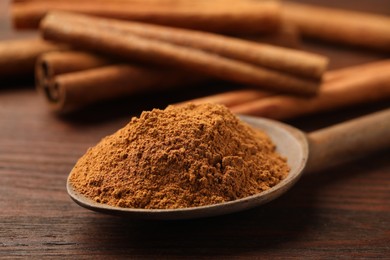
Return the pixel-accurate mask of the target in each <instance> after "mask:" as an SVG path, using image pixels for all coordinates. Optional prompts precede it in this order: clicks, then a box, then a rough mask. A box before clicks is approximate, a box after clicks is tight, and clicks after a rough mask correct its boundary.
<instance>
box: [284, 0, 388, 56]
mask: <svg viewBox="0 0 390 260" xmlns="http://www.w3.org/2000/svg"><path fill="white" fill-rule="evenodd" d="M282 9H283V17H284V18H285V19H286V21H287V22H290V23H293V24H295V25H296V26H297V27H298V29H299V30H300V32H301V33H302V35H304V36H307V37H312V38H316V39H321V40H325V41H329V42H334V43H342V44H347V45H352V46H358V47H366V48H372V49H376V50H382V51H390V17H388V16H385V15H379V14H372V13H363V12H356V11H347V10H342V9H335V8H327V7H320V6H314V5H306V4H299V3H291V2H283V8H282Z"/></svg>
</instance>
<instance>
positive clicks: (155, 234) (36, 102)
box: [0, 0, 390, 259]
mask: <svg viewBox="0 0 390 260" xmlns="http://www.w3.org/2000/svg"><path fill="white" fill-rule="evenodd" d="M0 1H2V2H1V3H0V6H1V8H0V17H1V19H0V22H1V24H0V29H1V31H0V38H2V39H8V38H14V37H20V34H17V33H15V32H12V31H11V30H10V29H9V23H8V22H7V20H6V19H3V17H6V16H4V14H7V13H6V12H7V8H3V7H6V6H7V2H8V1H3V0H0ZM306 2H308V1H306ZM311 2H316V3H323V4H324V5H329V6H341V7H346V8H350V9H355V10H370V11H375V12H380V13H385V14H390V2H389V1H387V0H383V1H380V0H375V1H373V0H359V1H336V0H332V1H324V0H316V1H311ZM304 48H305V49H308V50H312V51H315V52H318V53H323V54H326V55H328V56H329V57H330V58H331V67H332V68H339V67H345V66H348V65H352V64H359V63H364V62H367V61H372V60H378V59H383V58H389V56H388V55H387V56H386V55H384V54H380V53H374V52H370V51H365V50H361V49H350V48H346V47H340V46H335V45H324V44H321V43H316V42H310V43H307V44H305V46H304ZM202 91H204V90H203V89H202V88H201V89H200V90H196V92H194V91H188V90H185V89H183V90H178V91H172V92H168V93H160V94H147V95H142V96H136V97H132V98H129V99H124V100H120V101H117V102H109V103H104V104H100V105H97V106H94V107H90V108H88V109H85V110H83V111H81V112H80V113H78V114H73V115H69V116H66V117H59V116H56V115H54V114H52V113H50V111H49V110H48V107H47V106H46V104H45V103H44V100H43V98H42V97H40V96H39V95H37V93H36V92H35V90H34V88H33V86H32V85H28V84H27V85H21V84H15V83H5V82H0V258H9V259H15V258H35V259H42V258H46V259H58V258H69V259H85V258H95V259H96V258H97V259H110V258H120V259H124V258H142V259H143V258H150V259H156V258H165V259H170V258H184V259H188V258H193V259H199V258H208V257H212V258H219V259H225V258H261V257H264V258H271V257H273V258H279V259H287V258H292V257H295V258H299V259H301V258H315V259H318V258H325V259H328V258H335V257H336V258H346V259H355V258H360V259H364V258H383V259H385V258H389V256H390V162H389V161H390V160H389V158H390V151H389V150H387V151H383V152H382V153H378V154H375V155H371V156H369V157H366V158H364V159H362V160H359V161H356V162H353V163H350V164H347V165H343V166H339V167H337V168H332V169H330V170H328V171H326V172H321V173H319V174H316V175H310V176H305V177H304V178H303V179H301V181H300V182H299V183H298V184H297V185H296V186H295V187H294V188H293V189H292V190H291V191H289V192H288V193H287V194H286V195H284V196H283V197H281V198H279V199H277V200H276V201H274V202H271V203H269V204H267V205H265V206H263V207H259V208H256V209H253V210H249V211H245V212H241V213H237V214H232V215H228V216H222V217H214V218H208V219H198V220H187V221H142V220H129V219H122V218H119V217H112V216H106V215H102V214H98V213H94V212H90V211H88V210H85V209H84V208H81V207H79V206H77V205H76V204H75V203H74V202H72V201H71V199H70V198H69V197H68V195H67V193H66V187H65V184H66V178H67V175H68V173H69V171H70V170H71V168H72V167H73V165H74V164H75V162H76V160H77V159H78V158H79V157H80V156H81V155H82V154H83V153H84V152H85V151H86V149H87V148H88V147H90V146H92V145H94V144H95V143H96V142H98V141H99V140H100V139H101V138H102V137H103V136H105V135H107V134H111V133H113V132H114V131H116V130H117V129H118V128H120V127H121V126H123V125H124V124H126V123H127V122H128V121H129V120H130V118H131V117H132V116H134V115H138V114H139V113H140V112H141V111H142V110H144V109H150V108H152V107H160V108H163V107H164V106H166V105H167V104H169V103H170V102H177V101H180V100H182V99H184V98H186V97H188V96H190V95H201V94H202ZM388 106H389V103H388V102H382V103H378V104H371V105H365V106H361V107H354V108H348V109H342V110H339V111H337V112H334V113H321V114H318V115H315V116H310V117H303V118H299V119H296V120H292V121H289V123H291V124H293V125H294V126H297V127H299V128H301V129H303V130H306V131H311V130H314V129H319V128H322V127H325V126H328V125H331V124H334V123H337V122H341V121H343V120H345V119H348V118H352V117H356V116H359V115H363V114H366V113H369V112H372V111H377V110H380V109H382V108H385V107H388ZM351 134H353V133H351Z"/></svg>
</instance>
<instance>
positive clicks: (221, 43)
mask: <svg viewBox="0 0 390 260" xmlns="http://www.w3.org/2000/svg"><path fill="white" fill-rule="evenodd" d="M61 16H62V18H63V19H67V20H71V21H72V22H74V23H75V22H77V23H79V24H80V26H90V24H91V23H92V22H93V23H94V26H96V27H97V28H100V29H102V30H115V31H116V32H121V33H123V34H126V35H127V34H134V35H137V36H141V37H145V38H147V39H153V40H158V41H164V42H169V43H173V44H175V45H179V46H183V47H192V48H195V49H199V50H203V51H207V52H212V53H215V54H217V55H220V56H224V57H227V58H230V59H235V60H239V61H244V62H248V63H250V64H253V65H258V66H263V67H266V68H270V69H275V70H278V71H282V72H288V73H290V74H295V75H298V76H302V77H308V78H314V79H320V78H321V76H322V74H323V73H324V71H325V69H326V67H327V64H328V59H327V58H326V57H324V56H322V55H318V54H313V53H308V52H304V51H298V50H292V49H287V48H282V47H277V46H272V45H268V44H261V43H254V42H252V41H247V40H242V39H238V38H233V37H227V36H222V35H217V34H212V33H207V32H200V31H193V30H185V29H179V28H172V27H166V26H158V25H152V24H145V23H137V22H123V21H118V20H113V19H103V18H91V17H88V16H83V15H73V14H69V13H62V14H61Z"/></svg>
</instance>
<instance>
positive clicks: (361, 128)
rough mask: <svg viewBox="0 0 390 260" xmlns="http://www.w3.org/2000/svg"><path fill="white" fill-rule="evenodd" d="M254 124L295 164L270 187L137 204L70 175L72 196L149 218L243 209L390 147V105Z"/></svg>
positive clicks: (88, 203)
mask: <svg viewBox="0 0 390 260" xmlns="http://www.w3.org/2000/svg"><path fill="white" fill-rule="evenodd" d="M240 118H241V119H242V120H243V121H245V122H247V123H248V124H250V125H251V126H252V127H255V128H259V129H261V130H263V131H265V132H266V133H267V134H268V135H269V136H270V137H271V139H272V140H273V142H274V143H275V144H276V146H277V151H278V152H279V153H280V154H281V155H283V156H284V157H286V158H287V162H288V164H289V166H290V168H291V170H290V172H289V174H288V176H287V177H286V178H285V179H284V180H282V181H281V182H280V183H278V184H277V185H275V186H274V187H272V188H271V189H269V190H266V191H264V192H261V193H259V194H256V195H253V196H249V197H246V198H242V199H238V200H234V201H229V202H224V203H219V204H213V205H207V206H202V207H193V208H180V209H134V208H120V207H114V206H109V205H106V204H101V203H97V202H95V201H93V200H91V199H89V198H87V197H85V196H84V195H82V194H80V193H79V192H77V191H76V190H75V189H74V187H73V186H72V183H71V182H70V181H69V180H70V175H69V177H68V181H67V190H68V194H69V195H70V197H71V198H72V199H73V200H74V201H75V202H76V203H77V204H79V205H81V206H82V207H85V208H87V209H90V210H94V211H98V212H102V213H107V214H113V215H120V216H124V217H133V218H143V219H147V218H148V219H191V218H200V217H210V216H216V215H223V214H228V213H232V212H237V211H241V210H245V209H249V208H253V207H256V206H259V205H262V204H264V203H267V202H269V201H271V200H273V199H275V198H277V197H279V196H280V195H282V194H283V193H285V192H286V191H287V190H288V189H289V188H290V187H292V186H293V185H294V184H295V183H296V182H297V181H298V179H299V178H300V177H301V176H302V173H303V172H313V171H318V170H322V169H325V168H326V167H329V166H333V165H335V164H339V163H342V162H344V161H347V160H350V159H354V158H357V157H361V156H364V155H367V154H369V153H371V152H373V151H376V150H381V149H385V148H388V147H390V109H387V110H384V111H381V112H377V113H374V114H371V115H368V116H364V117H361V118H358V119H354V120H351V121H347V122H344V123H341V124H338V125H335V126H332V127H328V128H325V129H322V130H319V131H315V132H312V133H310V134H305V133H303V132H302V131H300V130H298V129H296V128H293V127H291V126H289V125H286V124H283V123H281V122H277V121H273V120H269V119H264V118H255V117H248V116H240Z"/></svg>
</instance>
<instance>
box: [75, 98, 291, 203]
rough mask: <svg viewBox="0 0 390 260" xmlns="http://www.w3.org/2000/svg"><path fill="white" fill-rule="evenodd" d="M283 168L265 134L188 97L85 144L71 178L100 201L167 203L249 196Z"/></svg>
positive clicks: (280, 175)
mask: <svg viewBox="0 0 390 260" xmlns="http://www.w3.org/2000/svg"><path fill="white" fill-rule="evenodd" d="M288 171H289V167H288V166H287V163H286V161H285V159H283V158H282V157H281V156H280V155H278V154H277V153H276V152H275V146H274V145H273V144H272V142H271V140H270V139H269V138H268V137H267V135H266V134H265V133H263V132H261V131H258V130H254V129H252V128H251V127H250V126H249V125H247V124H246V123H244V122H242V121H240V120H239V119H238V118H237V117H236V116H234V115H233V114H232V113H231V112H230V111H229V110H228V109H227V108H226V107H224V106H221V105H215V104H202V105H194V104H189V105H184V106H180V107H177V106H169V107H167V108H166V109H165V110H158V109H154V110H152V111H150V112H143V113H142V114H141V116H140V118H132V120H131V121H130V123H129V124H128V125H126V126H125V127H124V128H122V129H120V130H119V131H117V132H116V133H115V134H113V135H111V136H107V137H105V138H104V139H103V140H102V141H101V142H100V143H98V144H97V145H96V146H95V147H93V148H90V149H89V150H88V151H87V153H86V154H85V155H84V156H83V157H82V158H81V159H80V160H79V161H78V162H77V164H76V166H75V167H74V169H73V171H72V174H71V179H70V180H71V182H72V184H73V185H74V187H75V188H76V189H77V190H78V191H79V192H81V193H82V194H84V195H85V196H87V197H90V198H92V199H94V200H95V201H97V202H101V203H106V204H109V205H112V206H120V207H130V208H147V209H171V208H183V207H195V206H203V205H209V204H215V203H220V202H225V201H231V200H235V199H238V198H243V197H246V196H250V195H253V194H256V193H259V192H262V191H264V190H267V189H269V188H270V187H272V186H274V185H275V184H277V183H278V182H280V181H281V180H282V179H283V178H284V177H285V176H286V175H287V174H288Z"/></svg>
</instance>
